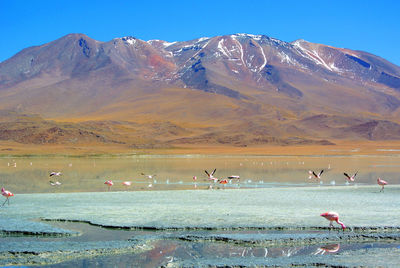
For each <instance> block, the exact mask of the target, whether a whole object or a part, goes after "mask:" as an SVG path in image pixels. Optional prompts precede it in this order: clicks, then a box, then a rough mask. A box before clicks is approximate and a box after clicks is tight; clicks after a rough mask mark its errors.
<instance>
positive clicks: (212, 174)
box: [204, 169, 218, 183]
mask: <svg viewBox="0 0 400 268" xmlns="http://www.w3.org/2000/svg"><path fill="white" fill-rule="evenodd" d="M215 171H217V169H214V171H213V172H211V173H208V171H207V170H204V172H205V173H206V174H207V176H208V180H209V181H213V182H214V183H216V182H217V181H218V179H217V178H215V177H214V173H215Z"/></svg>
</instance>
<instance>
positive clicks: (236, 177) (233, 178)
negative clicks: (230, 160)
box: [228, 175, 240, 182]
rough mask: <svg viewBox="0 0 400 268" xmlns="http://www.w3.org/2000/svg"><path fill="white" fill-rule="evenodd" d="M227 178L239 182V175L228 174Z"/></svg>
mask: <svg viewBox="0 0 400 268" xmlns="http://www.w3.org/2000/svg"><path fill="white" fill-rule="evenodd" d="M228 179H229V180H237V181H238V182H240V176H239V175H230V176H228Z"/></svg>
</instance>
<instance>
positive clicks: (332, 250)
mask: <svg viewBox="0 0 400 268" xmlns="http://www.w3.org/2000/svg"><path fill="white" fill-rule="evenodd" d="M339 249H340V244H331V245H326V246H322V247H319V248H318V249H317V251H316V252H315V253H314V255H318V254H321V255H324V254H325V253H326V252H328V253H336V252H338V251H339Z"/></svg>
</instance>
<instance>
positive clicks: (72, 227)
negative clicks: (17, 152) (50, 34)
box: [0, 157, 400, 267]
mask: <svg viewBox="0 0 400 268" xmlns="http://www.w3.org/2000/svg"><path fill="white" fill-rule="evenodd" d="M13 160H14V161H13ZM31 162H32V164H31ZM303 162H304V164H303ZM398 162H399V160H398V158H396V157H358V158H357V157H303V158H299V157H269V158H260V157H222V158H221V157H185V158H177V157H175V158H161V157H158V158H154V157H153V158H141V157H136V158H128V159H127V158H124V159H83V160H81V159H79V160H78V159H68V158H59V159H0V164H1V165H2V166H3V167H4V168H2V169H1V174H0V175H1V178H0V179H1V180H3V181H2V183H3V185H5V186H6V188H7V189H9V190H11V191H13V192H14V193H15V196H14V197H12V199H11V201H10V205H7V204H6V205H5V206H4V207H2V208H0V213H1V217H0V230H1V238H0V241H1V243H0V265H40V266H46V265H49V266H51V267H70V266H78V267H88V266H89V267H110V266H131V267H157V266H168V267H193V266H225V265H226V266H232V267H233V266H273V265H275V266H290V265H294V266H318V265H332V266H335V265H336V266H350V267H353V266H371V267H375V266H387V267H397V266H398V265H399V263H400V257H399V256H400V248H399V247H400V234H399V230H400V212H399V211H400V210H399V207H400V187H399V186H398V185H396V184H398V180H399V175H398V174H400V173H399V170H398V169H399V168H400V165H398ZM8 163H10V166H8ZM13 163H17V164H16V167H14V164H13ZM213 168H217V173H216V174H217V175H218V174H220V176H221V177H224V176H228V175H232V174H237V175H240V176H241V181H240V183H238V182H232V183H231V184H228V185H227V186H226V187H222V186H221V187H217V186H214V187H213V188H214V189H213V190H205V189H207V188H208V186H209V185H210V183H209V182H208V181H205V180H204V179H206V178H205V177H204V176H203V175H202V172H203V169H209V170H211V169H213ZM322 168H324V169H325V170H326V171H325V172H326V173H324V177H323V183H322V184H321V183H317V182H315V181H310V180H309V179H308V173H307V172H308V169H315V170H318V169H322ZM357 170H359V174H358V175H357V177H356V178H357V180H356V183H352V184H349V185H346V184H345V183H344V177H343V175H342V173H343V171H346V172H348V173H352V172H355V171H357ZM50 171H61V172H62V173H63V175H61V176H60V177H57V178H56V179H57V180H60V181H61V182H62V185H61V186H60V187H52V186H51V185H49V183H48V181H49V177H48V173H49V172H50ZM141 172H144V173H146V174H150V173H153V174H157V176H156V180H155V179H152V180H149V179H146V178H144V177H142V176H141V175H140V173H141ZM193 176H197V177H198V179H197V181H193V179H192V177H193ZM377 176H382V178H385V179H386V180H388V181H389V179H390V185H388V186H387V187H386V188H385V191H384V192H383V193H382V192H380V188H379V187H378V186H377V185H376V184H375V180H376V177H377ZM109 178H112V179H113V180H114V181H115V182H118V181H121V182H122V181H125V180H127V179H128V178H129V179H130V181H132V182H133V185H132V186H131V187H130V188H123V186H122V185H119V184H117V183H116V184H115V185H114V186H113V188H112V189H111V191H108V190H107V188H106V186H105V185H104V184H103V183H104V180H106V179H109ZM332 182H335V183H332ZM150 183H151V184H152V185H153V187H147V186H148V185H149V184H150ZM195 187H196V188H195ZM142 188H143V189H144V190H145V191H135V190H141V189H142ZM218 188H219V189H218ZM180 189H187V190H185V191H182V190H180ZM203 189H204V190H203ZM132 190H133V191H132ZM330 210H333V211H337V212H339V214H340V218H341V220H342V221H344V223H345V224H346V225H347V226H348V228H347V229H346V230H345V231H344V232H342V231H338V230H339V229H338V228H337V229H334V230H329V228H328V224H329V222H328V221H326V220H325V219H323V218H322V217H320V216H319V214H321V213H322V212H326V211H330Z"/></svg>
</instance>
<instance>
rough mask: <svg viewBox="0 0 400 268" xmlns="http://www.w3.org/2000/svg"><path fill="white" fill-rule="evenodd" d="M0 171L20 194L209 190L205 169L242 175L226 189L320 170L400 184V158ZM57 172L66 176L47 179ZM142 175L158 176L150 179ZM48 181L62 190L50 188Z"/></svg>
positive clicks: (100, 163) (204, 160) (70, 163)
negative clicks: (124, 183) (110, 190)
mask: <svg viewBox="0 0 400 268" xmlns="http://www.w3.org/2000/svg"><path fill="white" fill-rule="evenodd" d="M0 167H1V168H0V183H1V184H2V185H3V186H4V187H6V189H8V190H10V191H12V192H17V193H46V192H99V191H106V190H108V188H107V186H106V185H104V182H105V181H106V180H112V181H113V182H114V185H113V186H112V188H111V189H112V190H114V191H122V190H125V191H126V190H129V191H131V190H175V189H194V188H195V187H196V188H199V189H204V188H207V187H208V186H209V185H210V182H209V181H208V180H207V176H206V174H205V172H204V170H207V171H208V172H212V171H213V170H214V169H217V171H216V172H215V174H214V176H215V177H217V178H226V177H227V176H230V175H238V176H240V184H238V183H237V181H236V180H233V181H231V182H230V183H229V184H227V185H225V186H224V187H225V188H229V187H232V188H234V187H245V188H251V187H282V186H307V185H311V184H316V183H318V182H317V181H316V180H314V179H311V180H310V179H308V176H309V174H308V171H309V170H314V171H315V172H316V173H319V171H320V170H322V169H324V173H323V174H322V177H321V182H320V183H321V184H322V185H333V184H335V185H344V184H345V183H346V180H345V177H344V175H343V173H344V172H346V173H348V174H349V175H352V174H354V173H355V172H357V171H358V174H357V176H356V180H355V183H356V184H376V179H377V178H378V177H381V178H382V179H385V180H387V181H388V182H389V183H390V184H399V183H400V157H399V156H396V155H395V156H296V157H287V156H272V157H271V156H268V157H260V156H205V155H184V156H157V155H154V156H145V155H142V156H133V157H124V158H62V157H60V158H0ZM53 171H55V172H61V173H62V175H60V176H52V177H49V174H50V172H53ZM141 173H144V174H147V175H156V176H155V177H154V178H152V179H148V178H146V176H143V175H141ZM194 176H196V178H197V180H196V181H194V180H193V177H194ZM50 180H52V181H59V182H60V183H61V185H60V186H51V185H50V182H49V181H50ZM124 181H131V182H132V185H131V186H129V187H125V186H123V185H122V182H124ZM149 186H150V187H149ZM217 186H220V185H217Z"/></svg>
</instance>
